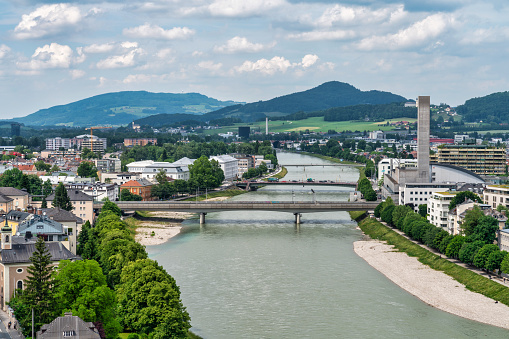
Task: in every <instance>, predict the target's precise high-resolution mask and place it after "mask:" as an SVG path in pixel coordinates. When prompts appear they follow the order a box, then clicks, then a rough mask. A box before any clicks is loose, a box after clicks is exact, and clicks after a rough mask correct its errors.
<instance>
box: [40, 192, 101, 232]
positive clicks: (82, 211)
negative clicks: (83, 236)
mask: <svg viewBox="0 0 509 339" xmlns="http://www.w3.org/2000/svg"><path fill="white" fill-rule="evenodd" d="M67 195H68V196H69V200H71V204H72V207H73V209H72V211H71V212H72V213H73V214H74V215H75V216H77V217H80V218H81V219H83V221H87V220H88V221H90V223H92V224H93V223H94V198H92V197H91V196H89V195H88V194H85V193H83V192H82V191H80V190H77V189H68V190H67ZM53 199H55V193H53V194H51V195H49V196H48V197H47V198H46V201H47V203H48V207H53V204H52V201H53ZM37 207H40V205H39V206H37Z"/></svg>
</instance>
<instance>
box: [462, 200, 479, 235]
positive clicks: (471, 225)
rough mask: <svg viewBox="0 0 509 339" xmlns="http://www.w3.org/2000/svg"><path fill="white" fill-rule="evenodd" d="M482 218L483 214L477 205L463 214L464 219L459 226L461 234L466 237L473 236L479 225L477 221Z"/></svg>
mask: <svg viewBox="0 0 509 339" xmlns="http://www.w3.org/2000/svg"><path fill="white" fill-rule="evenodd" d="M483 216H484V214H483V212H482V211H481V209H480V208H479V206H477V205H474V207H473V208H472V209H469V210H467V211H466V213H465V218H464V219H463V222H462V223H461V225H460V226H461V233H463V234H464V235H465V236H467V237H468V236H470V235H472V234H474V231H475V228H476V227H477V224H478V223H479V219H480V218H482V217H483Z"/></svg>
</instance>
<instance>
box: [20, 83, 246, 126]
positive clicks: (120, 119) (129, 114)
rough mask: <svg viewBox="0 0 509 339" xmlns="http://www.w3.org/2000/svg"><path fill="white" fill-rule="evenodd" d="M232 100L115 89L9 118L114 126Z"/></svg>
mask: <svg viewBox="0 0 509 339" xmlns="http://www.w3.org/2000/svg"><path fill="white" fill-rule="evenodd" d="M235 104H238V103H237V102H234V101H219V100H216V99H213V98H209V97H207V96H205V95H202V94H199V93H182V94H173V93H151V92H146V91H134V92H116V93H106V94H101V95H97V96H93V97H90V98H87V99H83V100H80V101H76V102H73V103H70V104H67V105H60V106H54V107H50V108H47V109H42V110H39V111H37V112H35V113H32V114H30V115H28V116H26V117H23V118H16V119H13V120H14V121H16V122H20V123H24V124H25V125H32V126H50V125H61V126H62V125H65V126H85V127H86V126H95V125H117V126H118V125H127V124H129V123H131V122H132V121H133V120H136V119H140V118H143V117H147V116H151V115H155V114H161V113H168V114H175V113H187V114H195V115H201V114H205V113H207V112H210V111H215V110H218V109H220V108H223V107H226V106H231V105H235Z"/></svg>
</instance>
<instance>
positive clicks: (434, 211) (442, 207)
mask: <svg viewBox="0 0 509 339" xmlns="http://www.w3.org/2000/svg"><path fill="white" fill-rule="evenodd" d="M458 193H459V192H435V193H433V194H432V195H431V198H429V199H428V221H429V222H430V223H431V224H433V225H435V226H437V227H441V228H442V229H443V230H445V231H448V219H447V218H448V214H449V204H450V203H451V200H452V198H454V196H455V195H456V194H458Z"/></svg>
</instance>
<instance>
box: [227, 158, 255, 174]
mask: <svg viewBox="0 0 509 339" xmlns="http://www.w3.org/2000/svg"><path fill="white" fill-rule="evenodd" d="M230 155H231V156H232V157H234V158H235V159H237V160H238V161H239V162H238V167H239V177H242V174H244V173H246V172H247V171H248V170H249V169H250V168H254V167H255V161H254V158H253V157H252V156H251V155H245V154H239V153H232V154H230Z"/></svg>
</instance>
